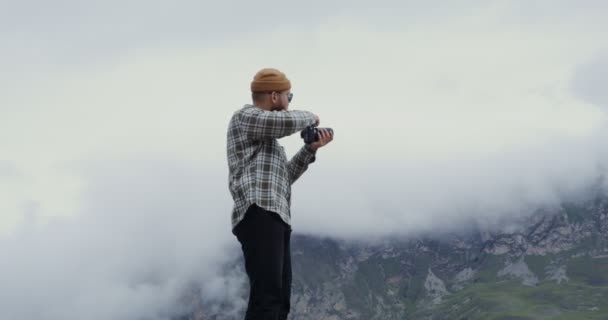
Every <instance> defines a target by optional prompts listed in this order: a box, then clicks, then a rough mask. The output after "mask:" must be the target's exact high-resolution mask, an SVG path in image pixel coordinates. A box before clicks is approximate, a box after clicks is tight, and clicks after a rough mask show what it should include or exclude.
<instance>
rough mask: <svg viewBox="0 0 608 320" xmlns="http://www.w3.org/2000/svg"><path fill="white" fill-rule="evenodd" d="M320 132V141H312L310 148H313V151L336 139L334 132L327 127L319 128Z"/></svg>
mask: <svg viewBox="0 0 608 320" xmlns="http://www.w3.org/2000/svg"><path fill="white" fill-rule="evenodd" d="M318 134H319V141H315V142H311V143H310V149H312V150H313V151H317V149H319V148H321V147H322V146H324V145H326V144H328V143H329V142H330V141H332V140H333V139H334V135H333V133H331V132H330V131H329V130H327V129H319V132H318Z"/></svg>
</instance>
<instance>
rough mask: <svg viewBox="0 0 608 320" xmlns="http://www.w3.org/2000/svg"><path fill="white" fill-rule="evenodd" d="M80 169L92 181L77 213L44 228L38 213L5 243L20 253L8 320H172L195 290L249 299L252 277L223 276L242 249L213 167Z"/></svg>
mask: <svg viewBox="0 0 608 320" xmlns="http://www.w3.org/2000/svg"><path fill="white" fill-rule="evenodd" d="M123 168H128V169H123ZM79 169H81V170H84V171H83V172H82V173H83V177H84V180H85V181H86V183H85V186H84V191H83V194H82V197H83V206H82V207H81V208H79V209H80V212H79V213H78V214H77V215H76V216H75V217H70V218H55V219H53V220H52V221H50V222H49V223H44V224H42V223H39V222H38V221H36V218H35V214H32V215H30V219H29V221H27V222H26V223H23V224H20V227H19V228H18V229H17V230H16V231H15V232H14V233H13V234H11V235H9V236H6V235H5V236H4V237H2V238H0V251H1V252H3V253H4V254H5V256H6V257H10V263H7V264H5V265H4V267H3V268H2V272H1V273H0V279H1V281H2V283H3V288H2V290H0V297H1V298H2V303H1V306H2V307H1V308H0V310H1V311H0V316H1V317H2V318H6V319H36V318H44V319H82V318H83V317H86V318H88V319H167V318H169V317H170V316H173V315H175V314H177V313H178V312H179V311H180V309H178V308H176V306H178V305H179V304H178V302H179V301H180V299H182V294H184V292H185V291H186V290H185V289H186V288H188V287H189V286H191V285H193V284H195V285H199V286H201V287H202V293H201V295H202V296H201V298H203V299H208V300H212V299H217V298H216V297H221V296H222V295H224V296H225V295H227V294H230V295H231V296H232V295H236V294H237V293H238V294H240V292H239V291H238V290H240V288H242V285H241V284H242V283H243V277H244V275H243V274H242V273H241V274H234V273H232V274H224V272H223V270H222V268H223V267H224V265H225V264H227V263H233V261H234V260H235V259H236V258H237V256H236V254H237V253H238V250H237V248H236V247H235V243H236V241H235V240H234V239H232V238H233V237H232V235H231V233H230V229H229V224H228V223H227V221H229V217H228V216H227V215H226V211H228V208H227V206H226V205H225V203H226V202H225V201H224V202H218V201H216V200H217V199H222V198H225V195H224V194H223V193H222V192H221V191H220V190H219V189H217V188H211V187H210V186H209V185H208V183H210V182H214V183H219V181H218V180H224V179H220V178H219V176H218V175H217V174H215V173H214V171H213V170H212V169H211V168H209V169H204V170H203V169H201V168H200V167H192V166H191V164H189V163H186V162H184V161H182V160H179V159H172V158H170V157H167V156H166V155H158V154H140V155H139V156H138V157H134V158H128V159H124V158H123V159H112V158H103V159H97V161H95V162H89V163H88V164H87V166H86V167H84V166H83V167H81V168H79ZM222 203H223V204H222ZM34 210H35V208H34ZM235 291H236V292H235ZM237 297H238V295H237ZM231 301H232V302H231V303H233V304H235V305H237V306H238V305H239V303H240V304H242V303H243V302H242V301H241V299H237V300H234V299H233V300H231ZM182 307H184V306H182ZM184 308H185V307H184Z"/></svg>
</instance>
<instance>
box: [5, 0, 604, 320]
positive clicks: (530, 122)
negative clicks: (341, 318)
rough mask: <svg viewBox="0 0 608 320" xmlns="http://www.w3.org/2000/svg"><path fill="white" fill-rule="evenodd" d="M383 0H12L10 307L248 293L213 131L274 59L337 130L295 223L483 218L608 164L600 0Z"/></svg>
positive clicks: (67, 312) (79, 307) (427, 226)
mask: <svg viewBox="0 0 608 320" xmlns="http://www.w3.org/2000/svg"><path fill="white" fill-rule="evenodd" d="M383 3H384V4H386V5H387V6H384V7H382V6H379V7H378V8H376V9H371V8H367V7H366V5H365V3H363V2H355V3H353V4H352V6H351V5H348V6H345V5H343V4H344V3H343V2H332V3H329V4H328V7H323V8H324V9H323V10H318V8H320V7H321V6H320V4H317V5H314V3H313V4H310V3H307V4H302V5H301V7H299V9H300V10H298V7H296V8H295V9H289V8H287V7H284V6H283V5H284V3H279V2H262V3H255V4H253V3H252V4H248V5H247V6H244V7H243V6H240V5H237V4H236V3H233V2H226V3H222V4H221V5H220V7H215V8H214V9H215V10H211V9H209V10H208V7H209V5H208V4H204V3H202V4H201V3H199V2H197V3H196V4H195V3H193V2H192V3H188V2H182V3H179V4H176V7H172V8H166V7H162V6H160V5H158V4H155V3H152V4H150V5H149V6H142V5H141V3H138V2H130V3H128V4H126V5H125V6H122V5H121V8H122V9H121V10H116V8H115V6H116V4H117V3H116V2H107V3H105V2H104V3H103V4H101V3H100V4H97V5H95V6H93V5H91V6H89V5H77V6H74V5H73V3H71V2H61V3H59V4H54V5H53V6H52V7H48V5H46V4H42V3H39V6H37V7H33V8H32V9H27V8H30V7H29V6H28V7H27V8H26V7H25V6H24V5H23V6H22V4H20V3H14V4H11V6H12V7H11V10H7V11H2V14H4V16H2V18H7V19H0V21H2V22H1V23H2V28H1V31H0V32H2V34H3V35H8V36H9V38H8V39H9V40H7V42H5V44H4V47H0V48H1V49H5V48H10V50H8V51H4V50H3V51H2V52H3V53H4V52H6V55H7V57H8V58H7V59H5V60H4V61H5V62H3V65H2V66H3V67H4V66H6V67H7V68H6V70H8V71H7V72H3V73H2V74H1V75H0V84H1V85H2V86H3V88H5V90H3V92H2V94H0V146H2V155H3V157H4V158H3V161H2V162H0V177H1V179H0V190H2V192H1V193H0V194H2V196H3V198H2V201H1V202H0V204H1V205H2V208H0V210H2V211H3V215H2V216H1V217H0V226H1V228H2V230H3V231H2V232H1V233H0V234H1V236H0V249H1V251H2V252H5V253H6V256H8V257H10V260H11V261H12V263H11V264H8V265H6V267H5V268H3V270H2V272H1V274H0V277H1V279H0V280H1V282H2V283H3V284H6V285H3V288H2V289H0V301H3V302H2V305H1V306H0V317H2V318H18V319H19V318H21V319H23V318H25V319H28V318H39V317H41V315H45V316H46V318H50V319H70V318H82V314H86V315H87V318H92V319H108V318H111V319H132V318H138V317H140V318H150V319H155V318H158V319H163V318H167V317H169V316H170V315H171V314H174V313H175V312H178V311H179V310H177V309H175V308H174V305H175V301H179V297H180V294H181V292H182V290H183V289H184V288H186V287H187V286H188V285H190V284H191V283H195V284H196V285H199V286H200V287H202V288H200V289H201V294H202V295H204V297H205V298H206V299H207V300H209V301H221V300H223V299H226V300H227V301H234V305H233V306H232V308H233V309H234V310H238V309H239V308H242V306H243V301H242V300H240V294H242V292H240V291H239V289H236V288H237V287H239V286H241V285H242V284H243V283H244V282H243V281H244V279H243V274H242V273H240V276H239V272H237V271H234V272H226V270H225V269H223V266H224V265H225V264H226V263H230V262H233V261H234V259H237V258H238V257H239V256H240V250H239V248H238V243H237V242H236V239H234V238H233V237H232V235H231V233H230V220H229V219H230V211H231V209H232V201H231V199H230V194H229V192H228V183H227V175H228V172H227V164H226V158H225V156H226V155H225V142H226V141H225V139H226V136H225V135H226V126H227V124H228V120H229V119H230V116H231V115H232V113H233V112H234V111H235V110H237V109H238V108H240V107H241V106H242V105H243V104H244V103H247V102H249V101H250V97H249V93H248V86H249V82H250V81H251V77H252V76H253V74H254V73H255V72H256V71H257V70H259V69H260V68H262V67H266V66H274V67H278V68H280V69H282V70H284V71H286V73H287V74H288V76H289V77H290V79H291V80H292V83H293V85H294V87H293V92H294V93H295V98H294V101H293V104H292V106H291V108H293V109H306V110H310V111H313V112H315V113H317V114H318V115H319V116H320V118H321V126H327V127H332V128H334V130H335V133H336V137H335V140H334V142H332V144H331V145H329V146H328V147H326V148H323V149H321V150H320V151H319V153H318V155H317V161H316V162H315V163H314V164H312V165H311V166H310V168H309V171H308V172H307V173H306V174H305V175H304V176H302V177H301V178H300V179H299V180H298V181H297V182H296V184H295V185H294V186H293V196H292V200H293V202H292V220H293V224H294V225H293V227H294V231H295V232H297V233H308V234H314V235H321V236H333V237H342V238H350V239H362V238H367V237H381V236H385V235H392V234H400V235H411V234H415V233H417V232H423V231H429V230H438V231H442V230H447V229H449V228H458V227H462V226H463V225H466V224H469V223H479V224H485V225H492V224H495V223H496V221H501V220H502V219H504V218H505V217H507V218H508V217H511V216H513V217H518V216H522V215H526V214H529V213H530V212H532V211H533V209H534V208H536V207H538V206H551V205H554V204H556V203H557V202H558V201H560V200H562V199H574V198H577V197H580V196H581V195H583V194H585V192H587V190H588V188H589V187H590V186H592V185H594V184H595V183H596V181H597V178H598V176H600V175H602V174H604V173H605V171H606V158H607V152H606V149H605V147H604V145H603V143H602V142H603V141H605V138H606V132H607V131H606V128H607V126H606V122H607V119H606V114H605V109H604V108H603V107H602V104H603V100H602V96H601V93H602V91H601V90H600V87H597V86H596V85H595V84H596V83H600V82H599V81H597V80H596V79H598V77H601V70H602V66H603V65H604V62H603V60H602V59H597V57H601V56H602V55H601V54H602V52H605V47H606V42H605V40H603V39H604V38H605V37H604V35H603V33H602V31H603V30H604V29H605V22H603V20H600V19H599V18H598V15H599V12H601V10H593V8H586V7H584V6H583V5H581V6H580V7H579V6H577V7H575V8H574V7H571V6H570V5H567V4H563V3H562V4H560V5H551V6H550V8H545V7H534V6H523V5H522V3H517V2H510V3H509V4H504V3H503V4H500V3H493V4H488V5H478V4H475V3H474V2H471V3H469V4H468V5H463V6H460V5H459V6H446V5H442V6H434V5H426V6H420V5H416V4H414V2H404V3H402V4H401V5H400V6H399V7H396V8H393V9H394V10H391V8H392V7H391V6H389V5H396V2H391V1H386V2H383ZM399 3H401V2H399ZM182 6H183V7H182ZM66 8H69V9H66ZM264 8H271V9H268V11H266V10H265V9H264ZM31 10H33V11H31ZM64 10H68V11H67V12H69V13H70V14H66V15H65V16H64V15H63V12H64ZM594 11H597V12H594ZM9 12H10V13H9ZM186 12H187V13H186ZM41 13H45V14H41ZM199 13H200V15H199ZM228 13H230V14H228ZM258 13H259V15H257V14H258ZM283 14H284V15H283ZM20 16H25V17H24V18H23V19H21V17H20ZM252 16H256V17H258V18H260V19H258V20H260V21H257V20H256V21H253V19H252V18H251V17H252ZM11 17H12V18H11ZM36 17H40V20H38V19H35V18H36ZM175 17H181V19H177V18H175ZM206 17H209V19H206ZM264 17H266V18H269V17H278V18H277V19H278V20H276V21H275V20H272V19H262V18H264ZM59 20H61V21H62V22H63V24H61V23H59V24H55V22H57V21H59ZM31 21H38V23H30V22H31ZM556 21H559V22H560V23H555V22H556ZM215 22H217V23H215ZM51 25H52V26H51ZM112 26H113V27H112ZM222 27H226V28H222ZM277 46H278V47H277ZM41 52H43V53H44V54H42V56H44V57H46V58H42V59H35V57H36V56H39V55H40V54H39V53H41ZM3 70H4V69H3ZM301 143H302V142H301V139H300V138H299V137H297V135H294V136H292V137H288V138H285V139H281V144H283V145H284V146H285V148H286V151H287V153H288V154H294V153H295V152H296V151H297V149H298V148H300V147H301ZM228 297H236V298H233V299H231V298H228Z"/></svg>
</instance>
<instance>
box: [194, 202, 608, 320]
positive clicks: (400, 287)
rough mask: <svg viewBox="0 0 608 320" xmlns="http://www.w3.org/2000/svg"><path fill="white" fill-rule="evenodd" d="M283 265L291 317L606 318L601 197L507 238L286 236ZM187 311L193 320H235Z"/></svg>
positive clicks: (548, 215)
mask: <svg viewBox="0 0 608 320" xmlns="http://www.w3.org/2000/svg"><path fill="white" fill-rule="evenodd" d="M292 258H293V277H294V280H293V294H292V311H291V314H290V317H291V319H298V320H306V319H311V320H312V319H314V320H321V319H326V320H340V319H366V320H367V319H370V320H371V319H382V320H391V319H503V320H506V319H608V198H606V197H596V198H595V199H593V200H588V201H585V202H580V203H563V204H562V205H561V206H560V207H559V208H556V209H552V210H538V211H537V212H536V213H535V214H533V215H531V216H530V217H528V218H526V219H525V220H524V221H520V223H519V224H518V225H517V227H513V228H511V229H510V230H508V231H504V230H503V231H491V230H484V229H482V228H472V229H471V230H468V231H467V232H460V233H454V234H442V235H435V236H432V235H427V236H419V237H416V238H414V239H411V238H395V237H393V238H386V239H383V240H382V241H376V242H373V243H361V242H357V243H354V242H348V241H343V240H335V239H331V238H315V237H309V236H304V235H294V236H293V238H292ZM237 263H239V264H242V261H238V262H237ZM246 291H247V290H245V291H244V292H246ZM197 303H198V307H197V308H196V310H195V311H194V312H193V313H192V314H194V313H195V312H198V314H199V316H200V317H199V318H196V319H199V320H202V319H204V320H208V319H233V318H234V319H242V316H236V317H234V316H232V317H229V316H225V315H223V314H222V311H216V312H215V313H213V314H211V313H209V314H207V315H205V312H204V310H202V308H203V309H204V303H202V304H201V303H200V302H197ZM216 310H222V309H221V308H220V309H216ZM187 319H195V318H193V317H189V318H187Z"/></svg>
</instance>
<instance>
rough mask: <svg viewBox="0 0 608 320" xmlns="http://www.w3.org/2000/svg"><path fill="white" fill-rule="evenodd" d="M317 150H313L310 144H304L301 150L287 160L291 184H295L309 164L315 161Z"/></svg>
mask: <svg viewBox="0 0 608 320" xmlns="http://www.w3.org/2000/svg"><path fill="white" fill-rule="evenodd" d="M316 154H317V152H316V151H313V150H312V149H311V148H310V146H309V145H307V144H306V145H304V146H303V147H302V148H300V150H299V151H298V152H297V153H296V154H295V155H294V156H293V157H292V158H291V160H289V162H287V171H288V172H289V184H290V185H291V184H293V183H294V182H296V180H298V178H299V177H300V176H301V175H302V174H303V173H304V172H305V171H306V169H308V165H309V164H311V163H313V162H315V160H316Z"/></svg>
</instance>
